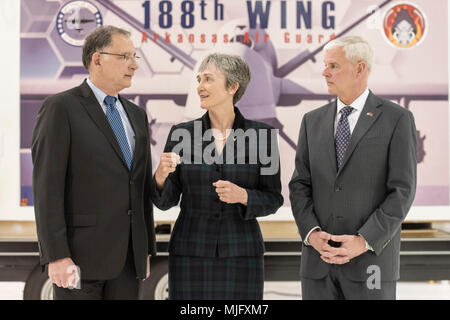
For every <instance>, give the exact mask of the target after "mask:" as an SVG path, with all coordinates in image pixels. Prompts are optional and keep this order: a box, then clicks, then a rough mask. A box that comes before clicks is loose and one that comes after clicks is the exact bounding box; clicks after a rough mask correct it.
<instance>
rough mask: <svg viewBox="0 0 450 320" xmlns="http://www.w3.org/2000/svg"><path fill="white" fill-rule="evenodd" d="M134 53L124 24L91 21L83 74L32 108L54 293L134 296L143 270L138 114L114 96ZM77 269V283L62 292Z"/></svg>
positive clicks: (143, 154)
mask: <svg viewBox="0 0 450 320" xmlns="http://www.w3.org/2000/svg"><path fill="white" fill-rule="evenodd" d="M137 58H138V57H136V51H135V49H134V46H133V43H132V41H131V40H130V33H129V32H128V31H125V30H122V29H119V28H116V27H112V26H104V27H99V28H97V29H95V30H94V31H92V32H91V34H89V35H88V36H87V38H86V40H85V44H84V46H83V64H84V66H85V67H86V69H88V70H89V78H88V79H87V80H85V81H84V82H83V83H82V84H81V85H80V86H78V87H75V88H72V89H70V90H68V91H65V92H61V93H59V94H56V95H53V96H50V97H48V98H47V99H46V100H45V101H44V104H43V106H42V108H41V110H40V112H39V114H38V118H37V122H36V127H35V129H34V133H33V144H32V156H33V164H34V171H33V192H34V200H35V214H36V225H37V233H38V240H39V247H40V261H41V264H42V265H48V274H49V277H50V279H51V281H52V282H53V283H54V285H53V287H54V298H55V299H137V298H138V296H139V287H140V285H141V282H142V280H143V279H145V278H146V277H148V275H149V270H150V269H149V268H150V255H155V254H156V249H155V233H154V224H153V211H152V210H153V207H152V204H151V200H150V195H149V192H150V189H151V184H152V174H151V168H152V165H151V156H150V144H149V135H148V122H147V116H146V113H145V111H144V110H142V109H141V108H139V107H138V106H136V105H135V104H133V103H131V102H130V101H128V100H126V99H125V98H123V97H121V96H120V95H118V93H119V92H120V91H121V90H122V89H124V88H128V87H130V85H131V79H132V77H133V75H134V72H135V71H136V69H137V68H138V66H137V64H136V59H137ZM75 265H76V266H77V267H78V268H79V271H81V275H80V274H78V273H75V272H74V270H75V271H76V268H75ZM79 276H81V288H79V290H77V289H73V290H70V289H69V288H68V287H70V285H71V283H70V282H72V284H73V281H71V280H73V279H74V278H76V277H79ZM72 286H73V285H72Z"/></svg>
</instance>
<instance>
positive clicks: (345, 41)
mask: <svg viewBox="0 0 450 320" xmlns="http://www.w3.org/2000/svg"><path fill="white" fill-rule="evenodd" d="M338 47H343V48H344V51H345V57H346V58H347V60H348V61H350V62H351V63H352V64H355V63H357V62H358V61H364V62H365V63H366V64H367V69H368V70H369V72H370V70H371V69H372V64H373V50H372V48H371V47H370V45H369V43H368V42H367V41H366V40H364V39H363V38H361V37H358V36H347V37H341V38H337V39H334V40H332V41H330V42H329V43H327V44H326V45H325V47H324V48H323V50H324V51H327V50H331V49H335V48H338Z"/></svg>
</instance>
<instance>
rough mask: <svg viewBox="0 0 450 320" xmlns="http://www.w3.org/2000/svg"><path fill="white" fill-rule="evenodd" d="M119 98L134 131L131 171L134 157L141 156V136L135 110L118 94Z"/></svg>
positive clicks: (133, 165)
mask: <svg viewBox="0 0 450 320" xmlns="http://www.w3.org/2000/svg"><path fill="white" fill-rule="evenodd" d="M119 99H120V102H121V103H122V106H123V108H124V109H125V112H126V113H127V116H128V120H129V121H130V124H131V127H132V128H133V131H134V139H135V140H134V141H135V144H134V154H133V164H132V167H131V171H132V170H133V169H134V167H135V163H136V161H135V160H136V159H139V157H140V156H141V153H142V151H144V150H143V149H142V148H141V143H140V142H141V139H142V136H141V135H139V134H138V131H137V128H138V127H139V126H138V119H137V114H136V112H135V111H134V110H133V108H132V107H131V105H130V103H129V102H128V100H126V99H124V98H122V96H121V95H119Z"/></svg>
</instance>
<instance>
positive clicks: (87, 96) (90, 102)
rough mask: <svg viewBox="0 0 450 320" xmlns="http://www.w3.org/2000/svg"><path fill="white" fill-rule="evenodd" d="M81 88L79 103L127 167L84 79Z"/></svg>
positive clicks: (106, 120) (104, 117)
mask: <svg viewBox="0 0 450 320" xmlns="http://www.w3.org/2000/svg"><path fill="white" fill-rule="evenodd" d="M79 88H80V90H81V97H82V100H81V104H82V105H83V107H84V108H85V109H86V111H87V113H88V114H89V116H90V117H91V119H92V120H93V121H94V122H95V124H96V125H97V127H98V128H99V129H100V131H101V132H102V133H103V134H104V135H105V137H106V139H107V140H108V141H109V143H110V144H111V146H112V147H113V149H114V151H115V152H116V154H117V156H118V157H119V158H120V159H121V160H122V163H123V165H124V166H125V167H126V168H127V170H128V166H127V163H126V161H125V158H124V157H123V153H122V150H121V149H120V146H119V143H118V142H117V139H116V136H115V135H114V132H113V130H112V129H111V126H110V125H109V122H108V119H107V118H106V115H105V113H104V112H103V110H102V108H101V106H99V104H98V101H97V99H96V98H95V95H94V93H93V92H92V90H91V88H89V85H88V84H87V83H86V80H85V81H84V82H83V83H82V84H81V86H80V87H79Z"/></svg>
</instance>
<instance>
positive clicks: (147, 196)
mask: <svg viewBox="0 0 450 320" xmlns="http://www.w3.org/2000/svg"><path fill="white" fill-rule="evenodd" d="M144 114H145V111H144ZM145 124H146V127H147V132H148V133H149V136H148V141H149V142H148V145H147V156H146V159H147V163H146V172H145V190H144V218H145V225H146V228H147V237H148V253H149V254H151V255H152V256H155V255H156V236H155V222H154V218H153V203H152V200H151V192H152V190H153V179H152V155H151V150H150V131H149V130H148V118H147V114H145Z"/></svg>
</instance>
